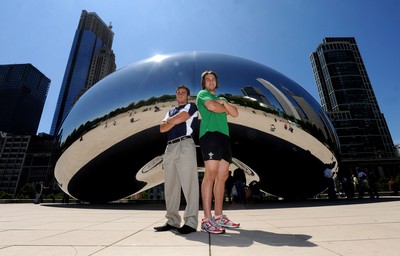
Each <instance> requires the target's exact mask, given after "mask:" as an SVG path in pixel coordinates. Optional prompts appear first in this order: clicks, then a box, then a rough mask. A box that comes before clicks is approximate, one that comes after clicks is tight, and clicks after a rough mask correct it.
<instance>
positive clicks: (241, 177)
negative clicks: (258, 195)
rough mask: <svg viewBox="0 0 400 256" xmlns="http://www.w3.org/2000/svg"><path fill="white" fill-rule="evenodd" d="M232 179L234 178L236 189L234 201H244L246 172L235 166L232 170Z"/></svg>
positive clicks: (242, 202) (243, 202) (241, 202)
mask: <svg viewBox="0 0 400 256" xmlns="http://www.w3.org/2000/svg"><path fill="white" fill-rule="evenodd" d="M233 179H234V180H235V187H236V190H237V197H236V198H235V202H236V203H240V204H245V203H246V174H245V173H244V170H243V169H242V168H236V169H235V170H234V171H233Z"/></svg>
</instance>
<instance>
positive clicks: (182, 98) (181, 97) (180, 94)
mask: <svg viewBox="0 0 400 256" xmlns="http://www.w3.org/2000/svg"><path fill="white" fill-rule="evenodd" d="M188 100H189V95H188V93H187V91H186V90H185V89H182V88H180V89H178V90H177V91H176V101H177V102H178V104H186V103H187V102H188Z"/></svg>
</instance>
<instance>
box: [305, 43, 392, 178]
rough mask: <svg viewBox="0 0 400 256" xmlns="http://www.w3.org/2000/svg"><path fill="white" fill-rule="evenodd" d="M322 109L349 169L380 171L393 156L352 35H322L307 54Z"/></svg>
mask: <svg viewBox="0 0 400 256" xmlns="http://www.w3.org/2000/svg"><path fill="white" fill-rule="evenodd" d="M310 60H311V65H312V69H313V73H314V77H315V81H316V84H317V89H318V94H319V97H320V100H321V105H322V108H323V109H324V110H325V112H326V113H327V114H328V116H329V118H330V119H331V121H332V123H333V125H334V127H335V129H336V133H337V135H338V137H339V141H340V145H341V157H342V161H343V163H344V164H345V166H347V167H349V169H350V170H354V168H355V167H356V166H357V165H358V166H364V167H365V166H368V165H369V166H370V167H371V168H374V167H372V166H371V162H374V161H375V163H378V162H379V163H378V164H377V165H376V166H375V167H377V169H378V170H379V171H382V169H383V167H382V166H383V165H385V159H393V158H394V157H395V150H394V145H393V140H392V137H391V135H390V132H389V129H388V126H387V124H386V121H385V117H384V115H383V113H381V111H380V109H379V106H378V102H377V100H376V97H375V94H374V91H373V89H372V86H371V83H370V80H369V78H368V74H367V71H366V68H365V66H364V63H363V60H362V58H361V54H360V51H359V49H358V46H357V43H356V40H355V38H353V37H338V38H336V37H335V38H324V40H323V42H322V43H321V44H320V45H319V46H318V47H317V49H316V51H315V52H313V53H312V54H311V56H310Z"/></svg>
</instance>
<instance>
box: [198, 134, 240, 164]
mask: <svg viewBox="0 0 400 256" xmlns="http://www.w3.org/2000/svg"><path fill="white" fill-rule="evenodd" d="M199 144H200V151H201V156H202V157H203V161H207V160H221V159H224V160H225V161H227V162H228V163H232V149H231V140H230V138H229V136H226V135H225V134H223V133H220V132H206V134H204V135H203V136H202V137H201V138H200V140H199Z"/></svg>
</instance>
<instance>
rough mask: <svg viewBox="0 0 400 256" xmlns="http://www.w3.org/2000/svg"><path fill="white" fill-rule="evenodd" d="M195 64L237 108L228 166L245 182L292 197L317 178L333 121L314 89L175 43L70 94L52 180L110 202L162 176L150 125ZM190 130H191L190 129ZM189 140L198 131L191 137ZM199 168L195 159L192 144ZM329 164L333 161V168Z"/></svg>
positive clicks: (195, 81) (161, 144) (313, 188)
mask: <svg viewBox="0 0 400 256" xmlns="http://www.w3.org/2000/svg"><path fill="white" fill-rule="evenodd" d="M205 70H213V71H215V72H216V73H217V74H218V78H219V84H220V86H219V88H218V91H217V93H218V94H220V95H223V96H224V97H225V98H226V99H228V100H229V101H230V102H231V103H233V104H235V106H237V108H238V110H239V116H238V117H237V118H229V117H228V122H229V127H230V134H231V142H232V151H233V163H232V164H231V166H230V169H231V170H232V171H233V170H235V169H236V168H242V169H244V170H245V172H246V179H247V184H250V183H251V182H253V183H257V184H258V186H259V187H260V189H261V190H262V191H265V192H267V193H270V194H272V195H276V196H279V197H283V198H285V199H294V198H296V199H299V198H308V197H312V196H314V195H316V194H318V193H320V192H322V191H323V190H325V188H326V187H327V184H326V181H325V179H324V176H323V172H324V164H326V163H337V157H338V154H339V144H338V140H337V136H336V133H335V130H334V128H333V126H332V124H331V123H330V121H329V119H328V117H327V116H326V114H325V113H324V112H323V110H322V109H321V107H320V105H319V104H318V103H317V102H316V101H315V99H314V98H313V97H312V96H311V95H310V94H309V93H308V92H307V91H305V90H304V89H303V88H302V87H301V86H300V85H298V84H297V83H295V82H294V81H292V80H291V79H289V78H288V77H286V76H284V75H283V74H281V73H279V72H277V71H275V70H273V69H271V68H269V67H267V66H265V65H262V64H259V63H256V62H254V61H251V60H247V59H243V58H240V57H236V56H231V55H226V54H218V53H209V52H183V53H173V54H170V55H163V56H156V57H153V58H149V59H146V60H143V61H139V62H136V63H133V64H131V65H128V66H126V67H124V68H121V69H119V70H117V71H116V72H114V73H113V74H111V75H109V76H107V77H106V78H104V79H103V80H101V81H99V82H98V83H97V84H96V85H94V86H93V87H92V88H90V89H89V90H88V91H87V92H86V93H85V94H84V95H82V97H81V98H79V100H78V101H77V102H76V103H75V105H74V106H73V108H72V109H71V111H70V112H69V114H68V116H67V117H66V118H65V120H64V122H63V124H62V126H61V127H60V129H59V131H58V133H57V138H56V141H57V143H56V144H57V152H58V154H57V163H56V167H55V177H56V179H57V182H58V183H59V186H60V187H61V189H62V190H63V191H64V192H66V193H67V194H69V195H71V196H72V197H74V198H77V199H80V200H83V201H87V202H98V203H99V202H110V201H114V200H118V199H122V198H125V197H128V196H130V195H133V194H136V193H139V192H142V191H144V190H147V189H149V188H151V187H154V186H156V185H158V184H161V183H163V182H164V180H163V179H164V174H163V169H162V161H163V153H164V150H165V147H166V135H165V134H161V133H160V131H159V125H160V122H161V120H162V119H163V117H164V115H165V113H166V111H167V110H168V109H170V108H171V107H172V106H174V105H176V100H175V89H176V87H177V86H178V85H181V84H185V85H187V86H188V87H189V88H190V90H191V92H192V100H193V101H194V102H195V98H196V95H197V92H198V91H199V90H200V89H201V83H200V75H201V73H202V72H203V71H205ZM197 133H198V131H196V134H197ZM194 140H195V142H196V144H197V145H198V137H197V136H196V137H195V138H194ZM198 165H199V173H201V172H202V171H204V163H203V161H202V159H201V155H200V151H199V150H198ZM337 170H338V165H337V164H335V167H334V169H333V171H334V172H337Z"/></svg>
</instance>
